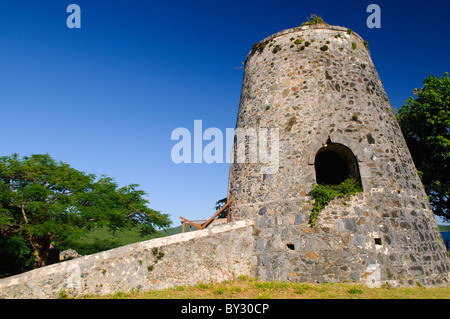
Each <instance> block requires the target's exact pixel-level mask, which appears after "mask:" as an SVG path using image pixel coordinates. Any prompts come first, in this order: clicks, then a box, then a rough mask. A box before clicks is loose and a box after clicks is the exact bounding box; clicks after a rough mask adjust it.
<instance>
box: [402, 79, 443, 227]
mask: <svg viewBox="0 0 450 319" xmlns="http://www.w3.org/2000/svg"><path fill="white" fill-rule="evenodd" d="M423 85H424V86H423V88H421V89H420V90H418V89H415V90H414V95H415V96H416V98H414V97H410V98H409V99H408V100H407V101H406V102H405V104H404V105H402V107H401V108H400V110H399V111H398V113H397V120H398V122H399V124H400V127H401V129H402V132H403V135H404V137H405V140H406V143H407V144H408V148H409V151H410V152H411V156H412V158H413V160H414V163H415V165H416V168H417V170H418V171H419V176H420V177H421V179H422V183H423V185H424V187H425V191H426V193H427V195H428V196H429V198H430V204H431V206H432V208H433V211H434V213H435V214H436V215H439V216H442V217H444V218H445V219H447V220H449V219H450V200H449V197H450V182H449V181H450V78H449V76H448V73H445V74H444V75H443V76H442V77H441V78H438V77H436V76H434V75H431V76H428V77H427V78H426V79H425V80H424V81H423Z"/></svg>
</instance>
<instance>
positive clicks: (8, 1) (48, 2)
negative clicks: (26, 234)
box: [0, 0, 450, 226]
mask: <svg viewBox="0 0 450 319" xmlns="http://www.w3.org/2000/svg"><path fill="white" fill-rule="evenodd" d="M71 3H75V4H78V5H79V6H80V8H81V29H69V28H68V27H67V26H66V19H67V17H68V16H69V13H67V12H66V8H67V6H68V5H69V4H71ZM371 3H375V4H378V5H379V6H380V8H381V29H369V28H368V27H367V26H366V19H367V17H368V15H369V13H366V8H367V6H368V5H369V4H371ZM449 12H450V4H449V2H448V1H437V0H431V1H410V0H409V1H406V0H401V1H376V0H371V1H364V0H342V1H320V0H317V1H300V0H297V1H285V0H281V1H280V0H277V1H267V0H259V1H253V0H252V1H245V0H240V1H234V0H233V1H221V2H219V1H211V0H210V1H162V2H159V1H158V2H156V1H149V0H147V1H141V0H139V1H138V0H129V1H125V0H115V1H104V0H89V1H88V0H71V1H62V0H58V1H55V0H34V1H28V0H27V1H25V0H24V1H18V0H1V1H0V112H1V113H0V116H1V131H2V134H0V155H1V156H4V155H10V154H12V153H13V152H17V153H19V154H20V155H29V154H32V153H49V154H50V155H52V156H53V157H54V158H55V159H57V160H61V161H63V162H67V163H69V164H70V165H72V166H73V167H74V168H76V169H79V170H82V171H85V172H88V173H93V174H98V175H100V174H106V175H108V176H110V177H113V178H115V179H116V181H117V182H118V183H119V184H120V185H126V184H130V183H137V184H140V186H141V189H143V190H145V191H146V192H147V193H148V197H149V200H150V202H151V205H150V206H151V207H152V208H153V209H156V210H159V211H162V212H164V213H168V214H169V215H170V216H171V219H172V220H173V221H174V226H177V225H179V219H178V217H179V216H180V215H181V216H184V217H186V218H190V219H201V218H208V217H210V216H211V215H212V214H213V213H214V210H213V207H214V204H215V201H216V200H218V199H220V198H222V197H224V196H225V195H226V191H227V183H228V170H229V164H226V163H224V164H205V163H203V164H178V165H177V164H174V163H173V162H172V160H171V157H170V152H171V149H172V147H173V146H174V145H175V144H176V141H172V140H171V138H170V136H171V133H172V131H173V130H174V129H175V128H177V127H186V128H188V129H190V130H192V131H193V125H194V120H196V119H199V120H202V121H203V128H204V129H206V128H208V127H217V128H219V129H221V130H223V132H225V129H226V128H234V126H235V121H236V115H237V110H238V106H239V98H240V90H241V84H242V76H243V70H242V69H240V68H239V67H240V66H242V64H241V63H242V62H243V61H244V60H245V57H246V55H247V53H248V52H249V51H250V49H251V47H252V44H253V43H254V42H259V41H260V40H262V39H263V38H265V37H267V36H269V35H271V34H273V33H275V32H278V31H281V30H283V29H287V28H292V27H295V26H299V25H300V24H301V23H302V22H304V21H306V18H307V17H309V16H310V14H311V13H315V14H318V15H320V16H322V17H323V18H324V20H325V21H326V22H328V23H329V24H333V25H340V26H344V27H347V28H350V29H352V30H354V31H355V32H357V33H358V34H359V35H361V36H362V37H363V38H364V39H366V40H367V41H369V45H370V51H371V54H372V59H373V61H374V63H375V66H376V67H377V70H378V73H379V74H380V77H381V80H382V81H383V82H384V86H385V89H386V92H387V94H388V96H389V99H390V101H391V103H392V105H393V106H394V107H400V106H401V105H402V104H403V102H404V101H405V100H406V99H407V98H408V97H409V96H411V95H412V90H413V89H414V88H416V87H421V84H422V80H423V79H424V78H425V77H426V76H428V75H430V74H433V75H437V76H439V77H440V76H442V75H443V74H444V72H446V71H450V60H449V52H450V42H449V35H448V34H449V31H450V30H449V29H450V28H449V26H448V14H449Z"/></svg>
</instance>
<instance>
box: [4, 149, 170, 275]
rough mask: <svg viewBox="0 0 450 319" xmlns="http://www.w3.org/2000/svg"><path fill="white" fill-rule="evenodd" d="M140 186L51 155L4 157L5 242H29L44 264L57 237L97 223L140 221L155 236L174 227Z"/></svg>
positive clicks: (38, 262)
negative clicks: (81, 168) (120, 182)
mask: <svg viewBox="0 0 450 319" xmlns="http://www.w3.org/2000/svg"><path fill="white" fill-rule="evenodd" d="M138 186H139V185H136V184H131V185H128V186H124V187H119V186H118V184H117V183H116V182H114V180H113V179H112V178H110V177H107V176H101V177H100V178H96V176H95V175H93V174H86V173H84V172H81V171H78V170H76V169H74V168H72V167H70V166H69V165H68V164H66V163H63V162H58V161H55V160H54V159H53V158H51V157H50V156H49V155H48V154H45V155H42V154H36V155H31V156H24V157H22V158H20V157H19V155H18V154H13V155H11V156H4V157H0V240H2V242H5V241H6V240H11V238H15V239H16V242H26V243H28V245H29V250H30V252H32V255H33V256H34V263H35V266H36V267H41V266H44V265H45V264H46V260H47V256H48V251H49V247H50V243H51V242H52V241H56V242H58V241H62V240H64V239H65V238H67V237H68V236H70V235H73V234H76V233H78V234H81V233H82V232H84V231H86V230H88V229H91V228H92V227H99V226H102V225H106V226H107V227H109V229H110V230H112V231H114V230H117V229H120V228H124V227H131V226H133V225H137V224H140V225H141V226H142V227H141V229H142V232H143V233H145V234H151V233H153V232H155V231H156V229H157V228H166V227H168V226H170V224H171V221H170V220H169V218H168V215H166V214H161V213H160V212H157V211H155V210H153V209H151V208H149V207H148V206H147V205H148V204H149V202H148V200H146V199H145V198H144V196H145V195H146V194H145V192H144V191H142V190H139V189H138ZM19 239H20V240H19ZM22 250H23V249H22Z"/></svg>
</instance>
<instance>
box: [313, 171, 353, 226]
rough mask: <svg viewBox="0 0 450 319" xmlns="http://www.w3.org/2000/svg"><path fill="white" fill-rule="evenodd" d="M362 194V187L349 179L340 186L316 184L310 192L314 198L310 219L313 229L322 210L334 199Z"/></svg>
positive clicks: (351, 178)
mask: <svg viewBox="0 0 450 319" xmlns="http://www.w3.org/2000/svg"><path fill="white" fill-rule="evenodd" d="M360 192H362V189H361V185H360V184H359V182H358V181H357V180H356V179H355V178H353V177H349V178H347V179H346V180H345V181H343V182H342V183H340V184H338V185H323V184H315V185H314V186H313V189H312V190H311V192H310V195H311V196H312V197H313V198H314V200H315V202H314V206H313V209H312V211H311V215H310V217H309V223H310V225H311V226H312V227H313V226H314V225H315V224H316V219H317V217H318V216H319V213H320V212H321V211H322V209H324V208H325V206H326V205H328V203H329V202H330V201H331V200H333V199H334V198H338V197H344V196H345V195H353V194H356V193H360Z"/></svg>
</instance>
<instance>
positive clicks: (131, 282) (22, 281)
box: [0, 221, 254, 298]
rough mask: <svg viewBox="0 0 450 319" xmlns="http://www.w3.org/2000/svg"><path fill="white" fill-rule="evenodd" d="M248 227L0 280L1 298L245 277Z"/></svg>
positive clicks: (160, 241) (228, 227)
mask: <svg viewBox="0 0 450 319" xmlns="http://www.w3.org/2000/svg"><path fill="white" fill-rule="evenodd" d="M252 232H253V227H252V222H251V221H239V222H233V223H230V224H223V225H218V226H214V227H211V228H207V229H204V230H199V231H195V232H188V233H183V234H178V235H173V236H169V237H164V238H157V239H152V240H149V241H144V242H139V243H135V244H131V245H127V246H123V247H119V248H116V249H112V250H108V251H104V252H101V253H98V254H94V255H89V256H83V257H79V258H76V259H72V260H68V261H64V262H61V263H58V264H53V265H50V266H46V267H43V268H39V269H35V270H32V271H29V272H26V273H23V274H20V275H16V276H12V277H8V278H4V279H1V280H0V298H58V296H59V294H60V292H64V293H65V294H67V295H68V296H80V295H83V294H99V295H104V294H108V293H114V292H116V291H129V290H131V289H142V290H150V289H165V288H169V287H174V286H178V285H193V284H196V283H199V282H201V281H204V282H209V281H211V280H214V281H218V282H220V281H222V280H226V279H231V278H234V277H236V276H240V275H250V274H251V267H252V254H251V253H252V251H253V245H254V244H253V236H252Z"/></svg>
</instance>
